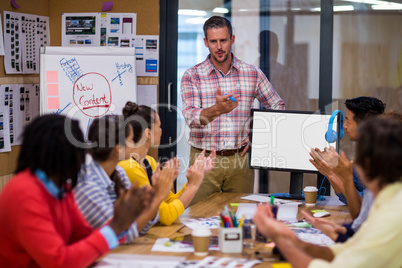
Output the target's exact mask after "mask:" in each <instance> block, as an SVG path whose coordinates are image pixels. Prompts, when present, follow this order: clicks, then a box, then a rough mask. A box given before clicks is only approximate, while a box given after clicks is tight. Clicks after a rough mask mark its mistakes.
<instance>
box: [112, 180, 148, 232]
mask: <svg viewBox="0 0 402 268" xmlns="http://www.w3.org/2000/svg"><path fill="white" fill-rule="evenodd" d="M137 185H138V183H135V184H133V186H132V187H131V189H130V190H127V191H126V190H124V189H120V195H119V198H118V199H117V200H116V202H115V204H114V216H113V219H112V221H111V222H110V227H111V228H112V229H113V231H114V232H115V233H116V235H117V236H118V235H119V234H120V233H122V232H124V231H125V230H127V229H128V228H129V227H130V226H131V225H132V224H133V222H134V221H135V220H136V219H137V217H138V216H139V215H140V214H141V213H142V212H143V211H145V210H146V209H148V207H149V205H150V204H151V201H152V198H153V191H152V189H151V188H149V187H142V188H138V186H137Z"/></svg>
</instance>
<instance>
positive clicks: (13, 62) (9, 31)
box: [4, 11, 50, 74]
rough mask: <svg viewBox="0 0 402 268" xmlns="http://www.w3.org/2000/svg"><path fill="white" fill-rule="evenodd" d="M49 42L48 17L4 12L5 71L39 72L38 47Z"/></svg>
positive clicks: (18, 72) (13, 72) (16, 72)
mask: <svg viewBox="0 0 402 268" xmlns="http://www.w3.org/2000/svg"><path fill="white" fill-rule="evenodd" d="M49 44H50V35H49V17H44V16H37V15H31V14H24V13H16V12H8V11H5V12H4V51H5V56H4V68H5V71H6V73H8V74H23V73H24V74H33V73H39V48H40V47H44V46H47V45H49Z"/></svg>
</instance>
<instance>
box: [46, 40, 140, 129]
mask: <svg viewBox="0 0 402 268" xmlns="http://www.w3.org/2000/svg"><path fill="white" fill-rule="evenodd" d="M136 79H137V78H136V67H135V50H134V48H113V47H92V48H77V47H46V48H45V49H43V51H42V52H41V75H40V82H41V83H40V85H41V101H40V110H41V114H44V113H59V114H60V113H61V114H65V115H67V116H68V117H70V118H75V119H78V120H79V121H80V126H81V128H82V131H83V132H84V135H85V136H86V134H87V130H88V127H89V125H90V124H91V121H92V120H93V119H94V118H97V117H101V116H103V115H106V114H121V113H122V108H123V107H124V105H125V103H126V102H127V101H136V92H137V91H136V90H137V83H136Z"/></svg>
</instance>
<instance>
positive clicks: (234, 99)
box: [223, 92, 236, 101]
mask: <svg viewBox="0 0 402 268" xmlns="http://www.w3.org/2000/svg"><path fill="white" fill-rule="evenodd" d="M227 94H228V93H227V92H226V93H225V94H223V96H225V95H227ZM229 99H230V100H231V101H236V98H235V97H233V96H231V97H230V98H229Z"/></svg>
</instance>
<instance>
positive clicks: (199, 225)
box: [182, 216, 221, 229]
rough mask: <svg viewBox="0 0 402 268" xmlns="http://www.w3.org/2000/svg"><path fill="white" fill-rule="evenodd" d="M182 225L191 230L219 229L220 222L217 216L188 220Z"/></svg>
mask: <svg viewBox="0 0 402 268" xmlns="http://www.w3.org/2000/svg"><path fill="white" fill-rule="evenodd" d="M182 223H183V224H185V225H186V226H187V227H188V228H191V229H214V228H219V226H220V225H221V220H220V218H219V216H214V217H209V218H198V219H189V220H187V221H182Z"/></svg>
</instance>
